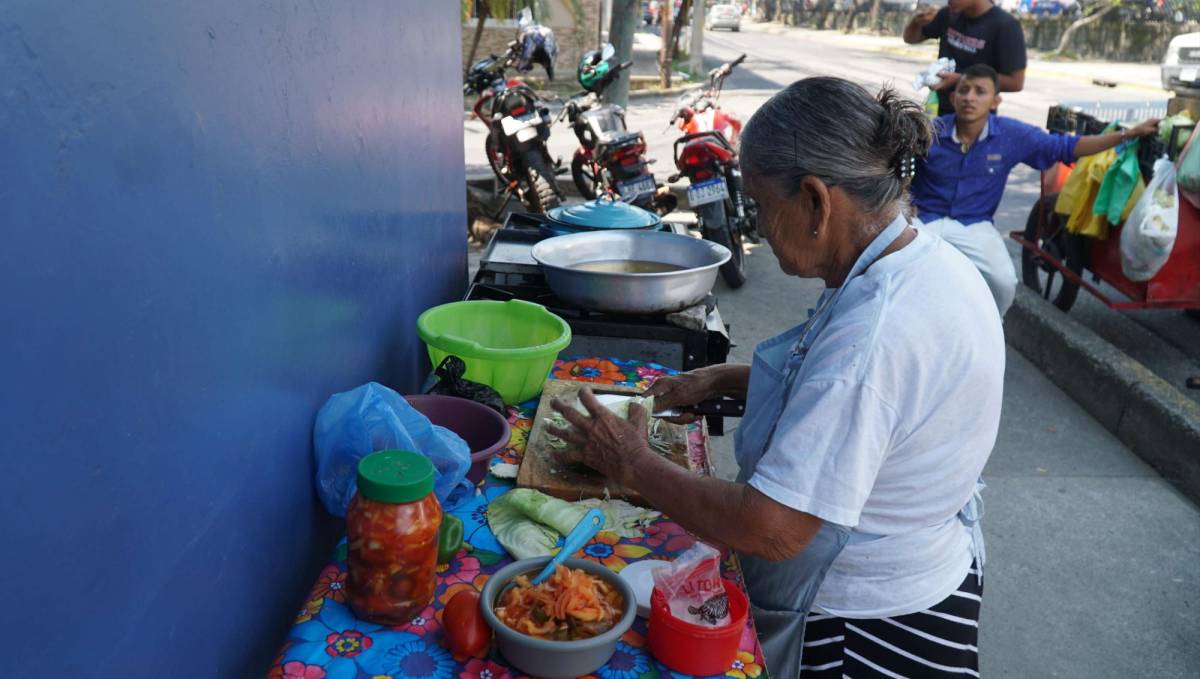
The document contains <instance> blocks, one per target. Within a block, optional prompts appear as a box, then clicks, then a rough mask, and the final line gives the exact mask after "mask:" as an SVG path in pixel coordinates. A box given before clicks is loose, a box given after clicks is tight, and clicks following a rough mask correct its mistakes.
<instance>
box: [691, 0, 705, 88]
mask: <svg viewBox="0 0 1200 679" xmlns="http://www.w3.org/2000/svg"><path fill="white" fill-rule="evenodd" d="M688 70H690V71H691V72H692V80H699V79H700V74H701V73H702V72H703V71H704V0H692V47H691V50H689V59H688Z"/></svg>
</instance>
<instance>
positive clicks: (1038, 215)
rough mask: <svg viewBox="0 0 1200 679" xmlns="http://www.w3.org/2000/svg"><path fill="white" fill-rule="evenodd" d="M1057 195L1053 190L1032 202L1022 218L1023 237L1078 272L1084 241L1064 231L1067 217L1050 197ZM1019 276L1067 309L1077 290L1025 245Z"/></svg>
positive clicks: (1080, 269)
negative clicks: (1055, 207) (1024, 217)
mask: <svg viewBox="0 0 1200 679" xmlns="http://www.w3.org/2000/svg"><path fill="white" fill-rule="evenodd" d="M1057 199H1058V194H1057V193H1054V194H1049V195H1046V196H1043V197H1042V199H1041V200H1039V201H1038V202H1037V203H1035V204H1034V206H1033V209H1031V210H1030V211H1029V218H1028V219H1026V220H1025V240H1027V241H1029V242H1031V243H1034V244H1036V245H1037V246H1038V247H1039V248H1041V249H1042V250H1044V251H1045V252H1046V253H1047V254H1049V255H1050V256H1052V257H1054V258H1055V259H1057V260H1058V261H1059V262H1062V263H1063V264H1064V265H1065V266H1066V267H1067V268H1068V269H1070V270H1071V271H1073V272H1074V273H1075V274H1076V275H1078V274H1079V273H1080V272H1082V271H1083V263H1084V258H1085V256H1086V252H1085V248H1086V242H1085V239H1083V238H1079V237H1076V236H1073V235H1072V234H1070V233H1068V232H1067V218H1066V217H1064V216H1062V215H1060V214H1057V213H1056V212H1054V201H1056V200H1057ZM1039 222H1040V225H1041V228H1038V227H1039ZM1021 280H1022V282H1024V283H1025V285H1027V286H1028V287H1030V288H1031V289H1033V290H1034V291H1035V292H1037V293H1038V294H1040V295H1041V296H1042V298H1043V299H1046V300H1049V301H1052V302H1053V303H1054V306H1056V307H1058V308H1059V309H1062V310H1063V311H1069V310H1070V309H1071V305H1073V304H1075V297H1076V296H1078V294H1079V286H1078V285H1077V284H1075V283H1072V282H1071V281H1069V280H1067V279H1066V278H1065V277H1064V276H1063V275H1062V273H1061V272H1060V271H1059V270H1058V269H1055V268H1054V267H1053V266H1051V265H1050V263H1049V262H1047V261H1046V260H1044V259H1042V258H1041V257H1040V256H1038V255H1037V254H1036V253H1034V252H1030V251H1029V250H1027V249H1025V248H1022V249H1021Z"/></svg>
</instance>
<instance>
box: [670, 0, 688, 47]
mask: <svg viewBox="0 0 1200 679" xmlns="http://www.w3.org/2000/svg"><path fill="white" fill-rule="evenodd" d="M668 4H670V3H668ZM691 10H692V0H683V3H682V4H681V5H680V7H679V21H676V22H675V25H674V26H672V27H671V54H672V55H675V54H679V36H680V34H681V33H683V27H684V26H686V25H687V22H688V16H689V15H690V14H691Z"/></svg>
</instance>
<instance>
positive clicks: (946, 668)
mask: <svg viewBox="0 0 1200 679" xmlns="http://www.w3.org/2000/svg"><path fill="white" fill-rule="evenodd" d="M976 569H977V566H975V565H972V566H971V571H970V572H969V573H968V574H967V577H966V579H965V580H963V582H962V584H961V585H959V586H958V591H957V592H955V593H953V594H951V595H950V596H948V597H946V598H945V599H944V600H943V601H942V602H941V603H939V604H936V605H934V606H933V607H932V608H928V609H926V610H923V611H920V612H917V613H911V614H909V615H900V616H896V617H894V618H880V619H877V620H852V619H849V618H838V617H834V616H832V615H825V614H822V613H813V614H812V615H810V616H809V617H808V626H807V627H806V629H805V633H804V638H805V641H804V658H803V663H804V664H803V665H802V666H801V668H800V669H801V674H800V676H801V677H802V679H827V678H829V677H835V678H837V679H840V678H841V677H843V676H845V677H851V679H858V678H859V677H922V678H923V677H964V676H967V677H978V676H979V648H978V638H979V607H980V605H981V604H982V602H983V585H982V583H980V582H979V579H978V578H977V577H976V574H977V573H978V570H976Z"/></svg>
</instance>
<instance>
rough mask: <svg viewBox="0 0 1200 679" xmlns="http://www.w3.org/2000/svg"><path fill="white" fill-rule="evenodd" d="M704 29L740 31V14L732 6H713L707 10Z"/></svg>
mask: <svg viewBox="0 0 1200 679" xmlns="http://www.w3.org/2000/svg"><path fill="white" fill-rule="evenodd" d="M704 28H706V29H707V30H710V31H711V30H712V29H714V28H728V29H729V30H731V31H740V30H742V13H741V11H739V10H738V8H737V7H734V6H733V5H713V6H712V9H710V10H708V18H707V19H705V20H704Z"/></svg>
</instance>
